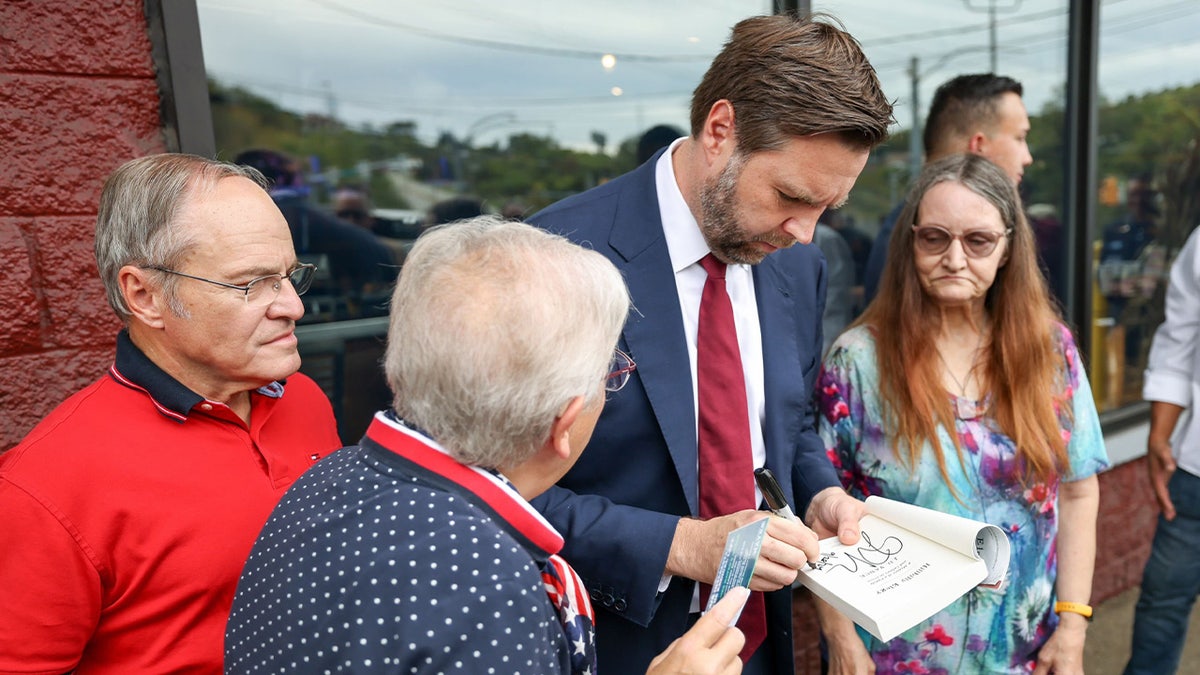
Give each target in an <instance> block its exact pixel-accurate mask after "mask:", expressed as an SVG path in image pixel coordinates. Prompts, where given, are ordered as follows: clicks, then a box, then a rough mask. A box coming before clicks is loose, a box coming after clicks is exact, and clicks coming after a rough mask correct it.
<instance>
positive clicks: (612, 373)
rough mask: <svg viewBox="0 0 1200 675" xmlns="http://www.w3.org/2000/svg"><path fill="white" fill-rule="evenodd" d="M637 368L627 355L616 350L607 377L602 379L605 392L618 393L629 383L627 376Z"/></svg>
mask: <svg viewBox="0 0 1200 675" xmlns="http://www.w3.org/2000/svg"><path fill="white" fill-rule="evenodd" d="M635 368H637V366H636V365H634V363H633V359H632V358H630V357H629V355H628V354H626V353H625V352H623V351H621V350H620V349H617V350H615V351H614V352H613V358H612V363H611V364H610V365H609V368H608V377H606V378H605V379H604V389H605V390H606V391H610V392H611V391H620V390H621V388H622V387H624V386H625V384H626V383H628V382H629V375H630V373H632V372H633V371H634V369H635Z"/></svg>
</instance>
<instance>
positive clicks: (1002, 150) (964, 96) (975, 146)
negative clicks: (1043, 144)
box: [863, 73, 1033, 306]
mask: <svg viewBox="0 0 1200 675" xmlns="http://www.w3.org/2000/svg"><path fill="white" fill-rule="evenodd" d="M1023 91H1024V88H1023V87H1022V86H1021V83H1020V82H1017V81H1016V80H1014V79H1012V78H1011V77H1005V76H1003V75H993V74H991V73H984V74H979V75H959V76H958V77H956V78H954V79H952V80H948V81H946V82H944V83H943V84H942V85H941V86H940V87H938V88H937V91H936V92H935V93H934V95H933V102H931V103H930V104H929V116H928V117H927V118H926V120H925V135H924V143H925V161H926V162H932V161H934V160H937V159H941V158H942V157H945V156H947V155H953V154H958V153H961V152H971V153H975V154H977V155H983V156H984V157H986V158H988V159H990V160H992V163H993V164H995V165H997V166H999V167H1000V168H1001V169H1003V170H1004V172H1005V173H1007V174H1008V177H1009V178H1012V180H1013V183H1014V184H1018V183H1020V182H1021V177H1022V176H1023V175H1024V173H1025V167H1027V166H1029V165H1030V164H1033V156H1032V155H1030V154H1029V143H1028V142H1027V136H1028V135H1029V115H1028V114H1026V112H1025V104H1024V102H1023V101H1022V100H1021V94H1022V92H1023ZM903 207H904V204H903V203H901V204H898V205H896V208H894V209H893V210H892V212H891V213H889V214H888V215H887V217H886V218H884V221H883V224H882V225H881V226H880V229H879V234H878V235H877V236H876V237H875V245H874V246H872V247H871V256H870V258H868V259H867V269H866V273H865V275H864V278H863V291H864V298H863V300H864V306H865V305H867V304H870V302H871V300H872V299H873V298H874V297H875V292H876V291H877V290H878V288H879V278H880V276H881V275H882V274H883V263H884V261H885V260H887V247H888V242H889V241H891V238H892V230H893V229H894V228H895V227H896V218H898V217H899V216H900V211H901V210H902V209H903ZM905 225H906V226H907V225H908V223H906V224H905Z"/></svg>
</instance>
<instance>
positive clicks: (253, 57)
mask: <svg viewBox="0 0 1200 675" xmlns="http://www.w3.org/2000/svg"><path fill="white" fill-rule="evenodd" d="M197 7H198V11H199V17H200V29H201V40H202V46H203V51H204V59H205V68H206V70H207V73H208V77H209V91H210V98H211V102H212V117H213V127H214V134H215V137H216V144H217V151H218V156H220V157H222V158H224V159H230V160H235V159H237V158H239V157H240V158H242V160H243V161H245V162H247V163H250V164H252V165H255V166H259V167H260V168H263V169H264V170H265V171H266V172H267V173H268V174H273V175H274V176H275V177H276V178H277V179H278V181H277V186H276V189H275V197H276V201H277V202H278V203H279V205H280V207H281V209H282V210H283V212H284V215H285V216H286V217H287V218H288V221H289V224H290V225H291V227H292V232H293V239H294V243H295V246H296V251H297V253H298V255H300V257H301V258H303V259H304V260H306V261H309V262H314V263H316V264H317V265H318V267H319V268H320V272H319V276H318V278H317V280H316V281H315V282H314V285H313V288H312V290H310V291H309V293H308V294H307V295H306V296H305V301H306V304H307V312H306V316H305V318H304V320H303V323H304V324H306V325H304V326H301V328H300V330H298V333H300V335H301V351H302V356H303V359H304V366H303V368H302V370H303V371H304V372H305V373H307V374H309V375H311V376H313V377H314V378H315V379H316V380H317V381H318V382H319V383H320V384H321V385H322V386H323V387H324V388H325V391H326V393H327V394H329V396H330V399H331V401H332V402H333V405H334V408H335V412H336V413H337V414H338V418H339V420H340V423H341V428H340V433H341V435H342V439H343V440H344V441H346V442H354V441H357V440H358V438H359V436H360V434H361V433H362V430H363V429H365V427H366V424H367V423H368V422H369V419H370V415H371V414H372V413H373V412H374V411H375V410H378V409H380V408H383V407H385V406H386V405H387V404H388V398H389V395H388V392H387V388H386V386H384V385H383V383H382V375H381V373H380V368H379V360H380V358H381V356H382V351H383V336H384V335H385V333H386V328H387V318H386V313H387V299H388V295H389V291H390V286H391V283H392V281H393V280H394V278H395V275H396V273H397V270H398V269H399V267H400V266H401V265H403V262H404V256H405V254H406V252H407V251H408V249H409V247H410V246H411V245H412V242H413V240H414V239H415V238H416V237H417V235H419V234H420V232H421V229H422V227H424V226H425V225H426V224H428V223H433V222H439V221H442V220H449V219H456V218H460V217H464V216H469V215H472V214H476V213H479V212H481V211H485V212H490V213H502V214H504V215H511V216H518V217H519V216H521V215H527V214H530V213H532V212H534V211H535V210H537V209H539V208H541V207H543V206H545V205H547V204H549V203H551V202H553V201H556V200H558V199H561V198H562V197H565V196H567V195H570V194H573V193H575V192H579V191H582V190H585V189H587V188H589V187H592V186H594V185H597V184H599V183H600V182H602V181H604V180H606V179H608V178H611V177H614V176H617V175H619V174H622V173H625V172H626V171H628V170H630V169H632V168H634V167H635V166H636V164H637V163H639V152H638V150H639V148H638V146H639V140H640V139H641V137H642V135H643V132H646V131H647V130H648V129H650V128H652V127H656V126H658V125H666V126H669V127H671V129H668V130H665V135H664V134H663V133H659V134H657V135H652V136H653V137H652V138H650V139H649V140H650V141H651V142H652V145H653V147H654V148H657V147H658V146H659V145H665V144H666V143H668V142H669V141H670V140H671V139H673V138H674V137H675V136H676V135H681V134H683V133H686V130H687V129H688V105H689V101H690V97H691V92H692V89H693V88H694V87H695V85H696V84H697V83H698V82H699V80H700V77H701V76H702V75H703V73H704V71H705V69H706V68H707V67H708V64H709V62H710V61H711V60H712V58H713V56H714V55H715V54H716V53H717V52H718V51H719V50H720V48H721V46H722V45H723V44H724V42H725V40H726V39H727V38H728V35H729V29H730V27H732V26H733V24H734V23H736V22H737V21H738V20H739V19H742V18H745V17H746V16H749V15H752V14H761V13H768V12H770V11H771V2H770V1H769V0H759V1H758V2H750V3H746V2H735V1H733V0H688V1H686V2H685V1H683V0H667V1H665V2H654V3H647V2H637V1H634V0H617V1H611V2H603V3H591V2H579V1H577V0H570V1H562V0H557V1H551V0H519V1H515V2H504V3H481V2H477V1H475V0H445V1H443V2H436V3H428V2H422V3H414V2H395V1H393V0H356V1H355V2H349V1H347V0H306V1H304V2H293V1H291V0H256V1H255V2H252V3H249V2H242V1H241V0H197ZM659 131H660V132H661V131H663V130H659ZM248 151H264V152H248Z"/></svg>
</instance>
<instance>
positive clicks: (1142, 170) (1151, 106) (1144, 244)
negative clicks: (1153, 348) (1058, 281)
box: [1091, 0, 1200, 409]
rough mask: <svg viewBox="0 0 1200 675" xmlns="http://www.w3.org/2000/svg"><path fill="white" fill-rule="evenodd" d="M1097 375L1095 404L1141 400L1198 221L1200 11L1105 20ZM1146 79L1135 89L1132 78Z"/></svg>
mask: <svg viewBox="0 0 1200 675" xmlns="http://www.w3.org/2000/svg"><path fill="white" fill-rule="evenodd" d="M1100 18H1101V24H1100V58H1099V83H1100V93H1101V97H1102V100H1101V103H1100V110H1099V124H1100V137H1099V139H1097V140H1098V142H1097V148H1096V149H1097V155H1098V175H1099V178H1100V186H1099V191H1098V194H1097V196H1096V198H1097V226H1096V239H1095V241H1094V245H1093V246H1094V248H1093V250H1094V264H1095V267H1094V269H1095V275H1094V285H1093V296H1092V297H1093V300H1092V310H1093V315H1094V316H1095V317H1096V320H1095V326H1094V330H1093V343H1092V353H1091V364H1092V365H1091V370H1092V380H1093V384H1092V386H1093V389H1094V391H1095V392H1096V400H1097V404H1098V405H1100V407H1101V408H1102V409H1114V408H1118V407H1121V406H1124V405H1127V404H1130V403H1133V402H1137V401H1140V400H1141V397H1142V373H1143V371H1144V370H1145V367H1146V360H1147V356H1148V354H1149V350H1150V339H1151V338H1152V337H1153V335H1154V329H1155V328H1157V327H1158V325H1159V324H1160V323H1162V321H1163V316H1164V314H1163V308H1164V300H1165V292H1166V282H1167V279H1166V275H1167V272H1168V270H1169V269H1170V264H1171V262H1172V261H1173V260H1174V258H1175V255H1176V254H1177V253H1178V251H1179V248H1180V247H1181V246H1182V245H1183V242H1184V240H1185V239H1186V238H1187V236H1188V234H1190V232H1191V230H1192V228H1194V227H1195V226H1196V225H1197V223H1200V203H1198V202H1197V194H1200V152H1198V150H1197V144H1198V143H1200V126H1197V124H1196V117H1195V115H1196V111H1197V110H1200V78H1198V76H1197V74H1196V71H1195V68H1194V67H1192V66H1191V65H1190V64H1193V63H1195V59H1196V58H1197V57H1200V42H1198V40H1197V36H1198V35H1200V6H1197V5H1196V4H1195V3H1181V2H1168V1H1165V0H1157V1H1154V2H1145V3H1138V4H1136V5H1134V4H1132V3H1116V2H1114V3H1107V4H1106V5H1105V7H1104V11H1102V12H1101V14H1100ZM1131 77H1135V78H1142V79H1143V80H1144V81H1143V82H1141V83H1139V84H1138V85H1136V86H1133V87H1130V86H1128V85H1126V84H1125V82H1126V81H1127V80H1128V79H1129V78H1131Z"/></svg>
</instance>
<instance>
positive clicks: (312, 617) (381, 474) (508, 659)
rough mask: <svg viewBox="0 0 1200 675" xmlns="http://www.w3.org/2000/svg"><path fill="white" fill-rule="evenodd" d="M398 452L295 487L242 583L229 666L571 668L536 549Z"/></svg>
mask: <svg viewBox="0 0 1200 675" xmlns="http://www.w3.org/2000/svg"><path fill="white" fill-rule="evenodd" d="M395 460H396V458H395V457H394V456H391V455H388V454H387V453H386V452H380V451H377V450H371V449H365V448H347V449H343V450H341V451H339V452H337V453H335V454H334V455H333V456H331V457H329V458H328V459H326V460H325V461H323V462H321V463H319V464H318V465H317V466H315V467H314V468H313V469H311V470H310V471H309V472H308V473H307V474H305V475H304V476H302V477H301V478H300V480H298V481H297V482H296V484H295V485H294V486H293V487H292V488H291V489H290V490H289V491H288V492H287V494H286V495H285V496H284V498H283V500H282V501H281V502H280V503H279V506H278V507H276V509H275V511H274V513H272V515H271V518H270V520H269V521H268V522H267V524H266V526H265V527H264V529H263V531H262V533H261V534H260V536H259V539H258V542H257V543H256V544H255V546H254V549H253V551H252V552H251V555H250V558H249V560H248V561H247V563H246V567H245V569H244V571H243V573H242V578H241V580H240V582H239V584H238V590H237V595H236V597H235V599H234V605H233V612H232V614H231V615H230V618H229V624H228V627H227V630H226V636H225V650H226V654H225V657H226V658H225V668H226V672H227V673H247V674H250V673H376V672H378V673H480V674H491V673H530V674H535V675H536V674H539V673H547V674H548V673H555V674H558V673H564V672H569V667H568V665H567V663H568V646H567V644H566V641H565V639H564V637H563V634H562V629H561V626H560V624H559V620H558V618H557V616H556V612H555V609H554V607H553V605H552V604H551V603H550V601H549V599H548V598H547V596H546V591H545V588H544V587H543V584H542V580H541V576H540V572H539V569H538V565H537V563H536V562H535V560H534V558H533V557H532V555H533V554H534V553H532V552H531V551H530V550H527V549H526V548H525V547H523V546H522V544H521V543H519V542H518V541H517V539H515V538H514V537H513V536H512V535H511V534H510V533H509V532H507V531H505V529H504V528H503V527H501V526H500V525H499V524H498V523H497V522H496V520H494V519H493V518H492V517H491V516H490V515H489V514H488V513H487V512H486V511H484V510H483V509H481V508H479V507H478V506H477V505H475V504H474V503H472V502H471V501H470V500H469V499H467V498H465V497H464V496H463V495H461V494H456V493H455V492H454V491H451V490H448V489H445V488H444V487H439V486H437V485H435V483H434V482H431V481H429V480H427V477H424V476H420V475H419V472H413V471H406V470H405V468H406V467H405V466H404V465H403V464H402V463H400V462H398V461H395Z"/></svg>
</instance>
